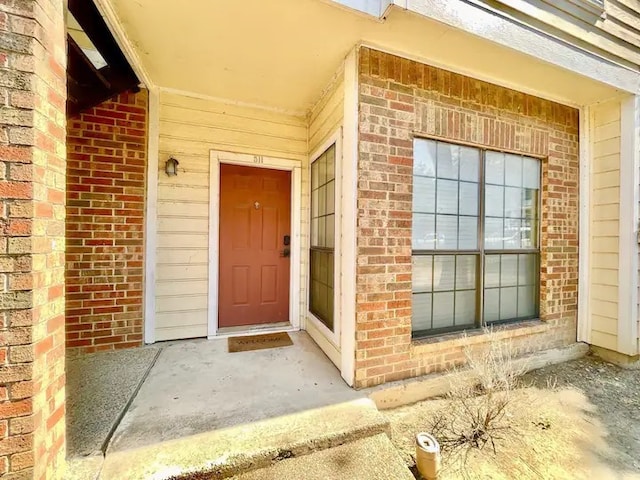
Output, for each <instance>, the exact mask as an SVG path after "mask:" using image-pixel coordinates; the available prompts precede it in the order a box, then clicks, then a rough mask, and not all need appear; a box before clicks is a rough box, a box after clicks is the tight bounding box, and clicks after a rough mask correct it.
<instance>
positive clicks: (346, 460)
mask: <svg viewBox="0 0 640 480" xmlns="http://www.w3.org/2000/svg"><path fill="white" fill-rule="evenodd" d="M233 480H415V478H414V476H413V475H412V474H411V472H410V471H409V469H408V468H407V466H406V465H405V464H404V462H403V461H402V458H400V455H399V454H398V452H397V450H396V449H395V447H394V446H393V444H392V443H391V441H390V440H389V437H387V435H385V434H383V433H381V434H378V435H374V436H373V437H367V438H363V439H360V440H356V441H354V442H350V443H346V444H344V445H341V446H339V447H334V448H330V449H328V450H321V451H318V452H315V453H312V454H310V455H305V456H303V457H296V458H290V459H288V460H283V461H282V462H278V463H276V464H274V465H272V466H270V467H267V468H261V469H259V470H253V471H251V472H248V473H243V474H241V475H237V476H235V477H233Z"/></svg>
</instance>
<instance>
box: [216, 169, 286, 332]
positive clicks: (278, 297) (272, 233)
mask: <svg viewBox="0 0 640 480" xmlns="http://www.w3.org/2000/svg"><path fill="white" fill-rule="evenodd" d="M290 228H291V172H285V171H281V170H270V169H267V168H254V167H241V166H237V165H224V164H223V165H220V281H219V284H220V288H219V292H218V294H219V297H218V305H219V310H218V325H219V326H220V327H235V326H240V325H257V324H262V323H276V322H288V321H289V258H290V257H289V251H290V248H291V245H290V240H289V238H290V237H289V236H290V234H291V232H290ZM286 244H288V245H286Z"/></svg>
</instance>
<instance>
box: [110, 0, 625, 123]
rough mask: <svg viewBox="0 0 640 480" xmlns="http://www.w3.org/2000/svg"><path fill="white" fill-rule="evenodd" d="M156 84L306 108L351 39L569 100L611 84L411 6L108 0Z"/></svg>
mask: <svg viewBox="0 0 640 480" xmlns="http://www.w3.org/2000/svg"><path fill="white" fill-rule="evenodd" d="M109 1H110V2H111V4H112V6H113V8H114V11H115V13H116V15H117V17H118V21H119V22H120V24H121V26H122V28H123V30H124V31H125V32H126V34H127V37H128V38H129V40H130V41H131V43H132V46H133V48H134V49H135V50H136V52H137V54H138V57H139V58H140V61H141V63H142V67H143V68H144V70H145V71H146V72H148V74H149V76H150V77H151V79H152V81H153V83H154V84H155V85H158V86H159V87H164V88H170V89H176V90H181V91H187V92H192V93H194V94H199V95H206V96H210V97H216V98H221V99H228V100H233V101H237V102H242V103H247V104H253V105H261V106H264V107H269V108H277V109H283V110H287V111H290V112H296V113H300V114H302V113H304V112H306V111H308V110H309V109H310V108H311V106H312V105H313V104H314V102H315V101H316V100H317V98H318V96H319V95H320V93H321V92H322V90H323V88H324V87H325V86H326V84H327V83H328V82H329V80H330V79H331V77H332V75H333V74H334V72H335V71H336V70H337V69H338V67H339V65H340V64H341V62H342V61H343V59H344V58H345V56H346V55H347V53H348V52H349V51H350V50H351V49H352V48H353V46H354V45H355V44H357V43H359V42H365V43H367V44H370V45H374V46H378V47H380V48H383V49H385V50H388V51H391V52H395V53H398V54H401V55H403V54H404V55H408V56H410V57H412V58H414V59H416V60H421V61H424V62H425V63H430V64H433V65H436V66H440V67H443V68H448V69H450V70H453V71H457V72H460V73H464V74H467V75H470V76H474V77H476V78H480V79H483V80H487V81H494V82H495V83H499V84H501V85H505V86H509V87H511V88H515V89H518V90H521V91H524V92H528V93H532V94H536V95H540V96H543V97H545V98H551V99H554V100H557V101H561V102H564V103H568V104H573V105H582V104H590V103H594V102H596V101H598V100H602V99H606V98H611V97H612V96H614V95H617V94H618V91H617V90H616V89H614V88H612V87H609V86H606V85H604V84H602V83H599V82H596V81H593V80H590V79H588V78H586V77H582V76H579V75H577V74H575V73H572V72H569V71H567V70H563V69H561V68H558V67H557V66H554V65H550V64H548V63H545V62H543V61H541V60H537V59H535V58H533V57H531V56H527V55H524V54H522V53H519V52H516V51H513V50H511V49H509V48H507V47H504V46H500V45H497V44H495V43H493V42H490V41H488V40H485V39H482V38H480V37H477V36H474V35H471V34H469V33H466V32H464V31H462V30H460V29H456V28H453V27H450V26H447V25H445V24H443V23H440V22H436V21H434V20H431V19H429V18H426V17H424V16H422V15H418V14H416V13H411V12H409V11H406V10H402V9H400V8H398V7H395V8H391V10H390V12H389V14H388V16H387V19H386V20H385V21H384V22H381V21H379V20H378V19H377V18H374V17H373V16H368V15H363V14H361V13H359V12H355V11H353V12H352V11H349V10H347V9H345V8H338V6H337V5H335V4H334V2H324V1H320V0H269V1H264V0H245V1H242V2H238V1H226V2H211V1H210V0H190V1H189V2H175V1H174V0H136V1H131V0H109Z"/></svg>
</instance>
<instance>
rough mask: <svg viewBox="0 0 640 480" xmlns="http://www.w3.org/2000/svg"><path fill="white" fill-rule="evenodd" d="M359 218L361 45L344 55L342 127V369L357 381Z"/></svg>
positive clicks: (349, 379) (351, 381) (350, 382)
mask: <svg viewBox="0 0 640 480" xmlns="http://www.w3.org/2000/svg"><path fill="white" fill-rule="evenodd" d="M357 220H358V49H357V48H355V49H353V50H352V51H351V52H350V53H349V54H348V55H347V58H346V59H345V68H344V115H343V130H342V216H341V218H340V223H341V229H342V240H341V245H342V255H341V258H340V271H341V272H342V276H341V278H340V285H341V293H342V295H341V298H340V305H341V326H342V336H341V338H340V356H341V362H340V373H341V375H342V378H344V380H345V382H347V384H348V385H351V386H353V385H354V383H355V369H356V367H355V363H356V253H357V250H356V248H357V247H356V236H357V227H358V225H357Z"/></svg>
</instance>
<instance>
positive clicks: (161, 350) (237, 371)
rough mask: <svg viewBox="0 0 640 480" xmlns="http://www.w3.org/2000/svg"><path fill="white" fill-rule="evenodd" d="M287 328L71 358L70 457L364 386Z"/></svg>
mask: <svg viewBox="0 0 640 480" xmlns="http://www.w3.org/2000/svg"><path fill="white" fill-rule="evenodd" d="M290 335H291V338H292V340H293V343H294V344H293V345H292V346H289V347H283V348H274V349H267V350H257V351H251V352H239V353H228V352H227V340H226V339H216V340H204V339H203V340H193V341H180V342H171V343H166V344H158V345H156V346H153V347H144V348H141V349H132V350H123V351H119V352H112V353H105V354H94V355H92V356H90V359H89V360H90V361H87V359H83V358H80V359H76V360H72V361H70V362H69V365H73V369H74V370H75V373H74V374H73V375H70V376H69V381H68V386H67V391H68V397H69V403H68V405H69V411H68V417H69V436H70V437H71V438H70V441H69V445H70V448H69V457H77V456H83V455H90V454H92V453H97V454H99V453H101V452H102V453H106V454H107V455H108V454H109V453H111V452H118V451H123V450H128V449H133V448H138V447H142V446H145V445H150V444H155V443H159V442H163V441H166V440H173V439H177V438H181V437H185V436H190V435H194V434H198V433H202V432H207V431H211V430H217V429H223V428H227V427H231V426H235V425H240V424H244V423H250V422H255V421H258V420H264V419H268V418H273V417H279V416H282V415H286V414H291V413H295V412H300V411H303V410H309V409H313V408H318V407H322V406H327V405H332V404H336V403H341V402H345V401H349V400H353V399H356V398H362V397H364V396H365V395H364V394H363V393H358V392H356V391H354V390H352V389H351V388H349V387H348V386H347V385H346V384H345V383H344V381H343V380H342V378H341V377H340V373H339V372H338V370H337V369H336V368H335V366H334V365H333V364H332V363H331V362H330V361H329V359H328V358H327V357H326V356H325V355H324V353H322V351H321V350H320V349H319V348H318V347H317V345H316V344H315V343H314V342H313V340H311V338H310V337H309V336H308V335H307V334H306V333H304V332H296V333H290ZM156 355H157V356H156ZM154 360H155V361H154ZM138 388H139V390H138ZM136 391H137V393H136ZM132 397H133V398H132ZM96 398H99V400H97V401H96ZM105 412H109V414H108V415H106V414H105ZM120 418H121V420H120ZM119 420H120V421H119ZM96 423H98V424H99V425H96ZM114 428H115V431H114ZM110 433H113V436H112V438H111V439H110V440H109V441H108V437H109V434H110ZM96 450H97V451H96Z"/></svg>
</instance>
